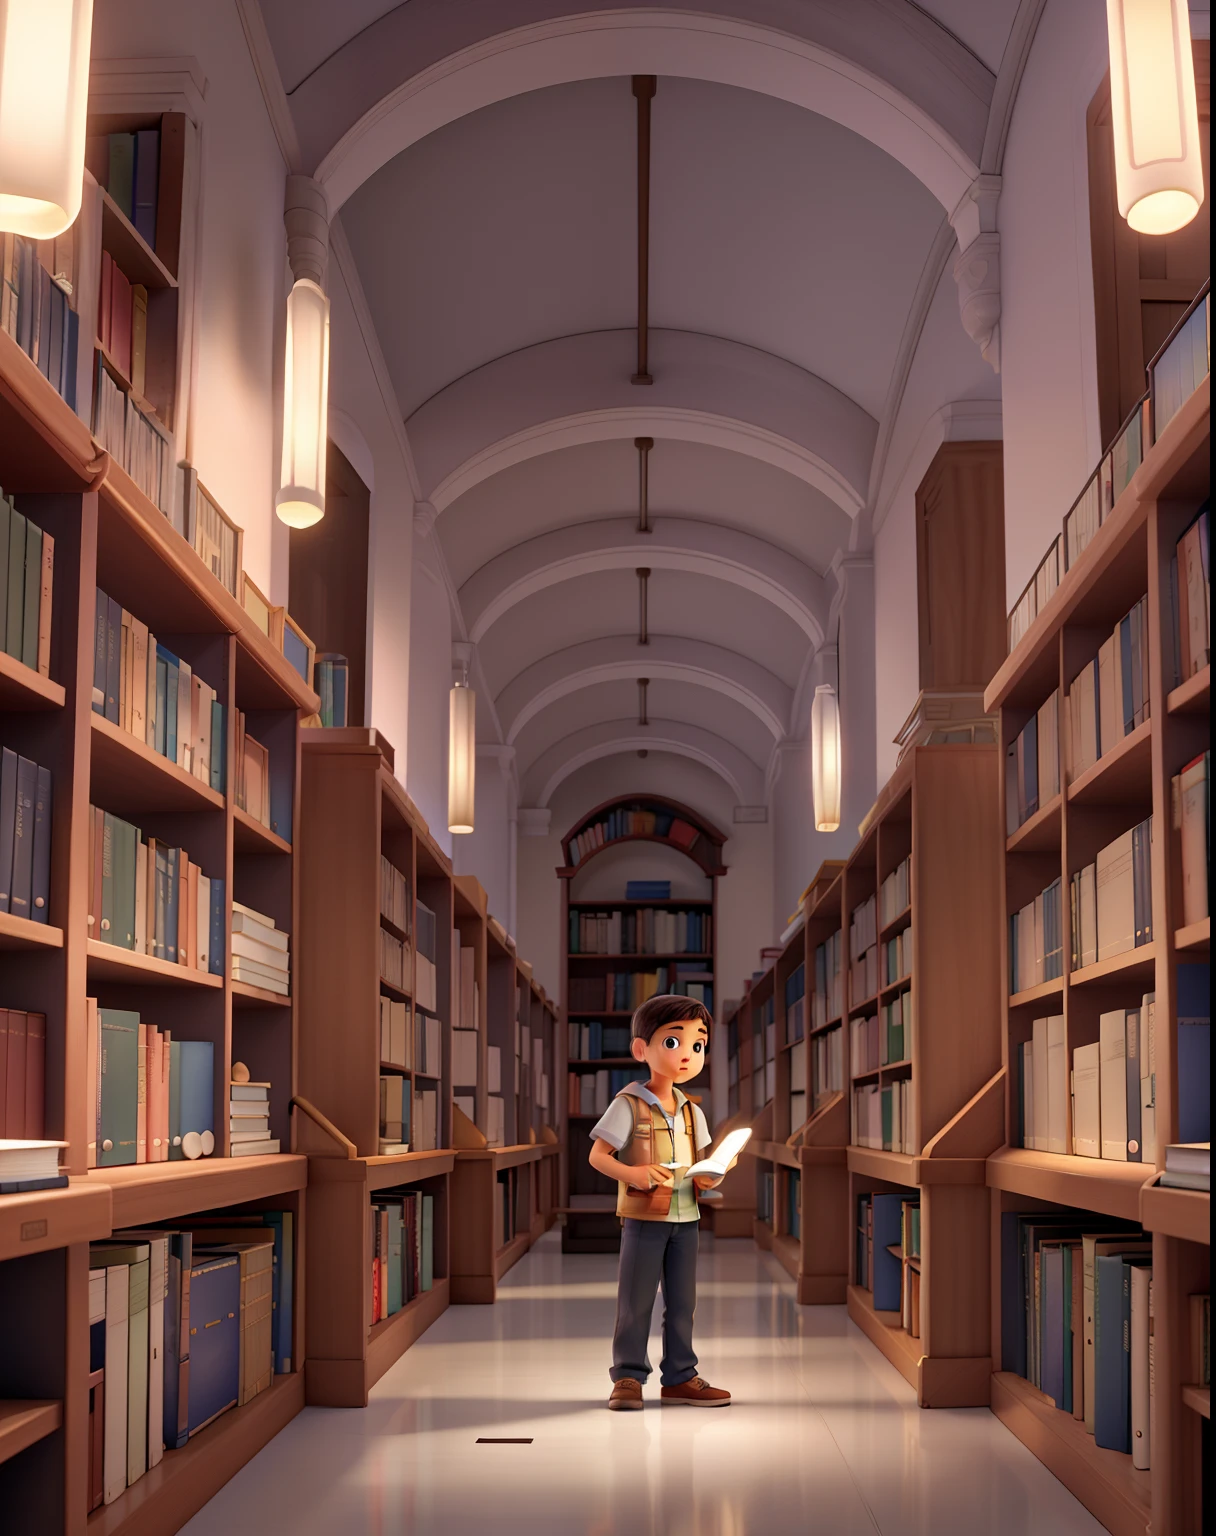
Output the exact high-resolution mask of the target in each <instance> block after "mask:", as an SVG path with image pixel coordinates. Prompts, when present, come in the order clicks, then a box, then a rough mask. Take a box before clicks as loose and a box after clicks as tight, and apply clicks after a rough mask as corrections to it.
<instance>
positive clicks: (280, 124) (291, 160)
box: [236, 0, 304, 175]
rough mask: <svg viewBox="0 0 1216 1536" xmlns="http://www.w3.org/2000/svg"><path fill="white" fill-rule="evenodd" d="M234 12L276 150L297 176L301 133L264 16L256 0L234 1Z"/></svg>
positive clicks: (300, 166) (301, 166) (301, 164)
mask: <svg viewBox="0 0 1216 1536" xmlns="http://www.w3.org/2000/svg"><path fill="white" fill-rule="evenodd" d="M236 11H237V15H238V16H239V17H240V18H241V30H242V31H243V32H244V34H245V42H246V44H247V46H248V48H249V58H250V60H251V61H252V64H253V72H254V74H255V75H256V76H257V77H258V88H259V89H260V90H261V92H262V100H263V101H264V102H265V104H266V115H267V117H268V118H269V119H270V126H271V129H272V130H273V132H274V136H275V141H276V142H277V144H278V146H279V153H280V154H281V155H282V156H283V164H284V165H285V166H286V167H287V170H288V172H289V174H291V175H299V174H300V173H301V172H302V171H303V169H304V155H303V151H302V150H301V149H300V136H299V134H298V133H297V132H296V124H295V119H294V118H293V117H292V115H291V107H290V106H289V104H288V101H287V92H286V91H285V90H284V89H283V77H282V75H280V73H279V66H278V61H277V60H276V59H275V56H274V48H273V46H272V45H271V41H270V34H269V32H267V30H266V19H265V17H264V16H263V15H262V8H261V6H260V5H259V4H258V0H236Z"/></svg>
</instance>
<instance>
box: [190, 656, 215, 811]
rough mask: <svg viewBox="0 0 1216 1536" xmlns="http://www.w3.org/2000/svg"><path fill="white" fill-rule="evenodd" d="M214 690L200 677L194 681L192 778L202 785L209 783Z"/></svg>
mask: <svg viewBox="0 0 1216 1536" xmlns="http://www.w3.org/2000/svg"><path fill="white" fill-rule="evenodd" d="M214 697H215V689H214V688H211V687H208V685H207V684H206V683H205V682H203V680H202V678H201V677H197V676H196V677H195V679H194V698H193V701H192V702H193V708H194V711H195V721H194V776H195V778H196V779H201V780H202V782H203V783H204V784H209V783H210V782H211V701H212V699H213V698H214Z"/></svg>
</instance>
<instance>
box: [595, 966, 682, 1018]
mask: <svg viewBox="0 0 1216 1536" xmlns="http://www.w3.org/2000/svg"><path fill="white" fill-rule="evenodd" d="M676 974H677V973H676V970H675V968H674V967H671V966H666V965H660V966H659V967H658V968H657V969H656V970H653V971H609V972H608V974H607V975H606V976H571V978H570V981H569V1006H570V1009H571V1011H572V1012H575V1013H599V1012H601V1011H602V1012H606V1013H629V1012H632V1011H633V1009H635V1008H638V1007H640V1006H641V1005H642V1004H643V1003H644V1002H645V1001H646V999H647V998H650V997H654V996H656V995H657V994H658V993H660V992H668V991H671V990H673V988H672V987H671V985H670V983H671V981H672V978H673V977H674V976H675V975H676ZM707 1006H711V1005H707Z"/></svg>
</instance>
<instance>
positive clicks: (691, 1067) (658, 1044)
mask: <svg viewBox="0 0 1216 1536" xmlns="http://www.w3.org/2000/svg"><path fill="white" fill-rule="evenodd" d="M708 1049H709V1031H708V1029H706V1027H705V1023H704V1021H703V1020H702V1019H681V1020H680V1021H679V1022H678V1023H675V1024H664V1025H662V1027H661V1028H659V1029H656V1030H655V1032H654V1034H653V1035H651V1037H650V1039H649V1040H633V1041H631V1042H630V1050H631V1051H632V1053H633V1059H634V1060H635V1061H644V1062H645V1063H646V1065H647V1066H648V1067H649V1068H650V1070H651V1073H652V1074H654V1075H655V1076H658V1077H667V1078H670V1079H671V1080H672V1082H675V1083H687V1082H688V1081H690V1079H692V1078H694V1077H696V1075H697V1073H698V1072H700V1070H701V1068H702V1067H703V1066H704V1065H705V1053H706V1051H707V1050H708Z"/></svg>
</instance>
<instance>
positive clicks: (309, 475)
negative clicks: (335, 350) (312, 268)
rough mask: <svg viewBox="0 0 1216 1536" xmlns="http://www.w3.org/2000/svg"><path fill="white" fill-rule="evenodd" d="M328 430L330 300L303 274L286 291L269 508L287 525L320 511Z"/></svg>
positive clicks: (317, 516)
mask: <svg viewBox="0 0 1216 1536" xmlns="http://www.w3.org/2000/svg"><path fill="white" fill-rule="evenodd" d="M328 431H329V300H328V299H327V298H326V297H325V294H324V293H323V292H322V290H321V289H320V287H318V285H317V284H316V283H314V282H313V281H312V280H311V279H310V278H307V277H302V278H300V279H299V281H298V282H297V283H296V284H295V285H294V286H293V288H292V290H291V292H290V293H289V294H288V296H287V344H286V349H285V351H284V356H283V473H282V479H281V488H280V490H279V494H278V495H277V496H276V497H275V503H274V509H275V512H276V513H277V514H278V516H279V518H280V520H281V521H282V522H284V523H286V524H287V525H288V527H289V528H309V527H311V526H312V524H313V523H316V522H320V520H321V518H323V517H324V516H325V449H326V442H327V436H328Z"/></svg>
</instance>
